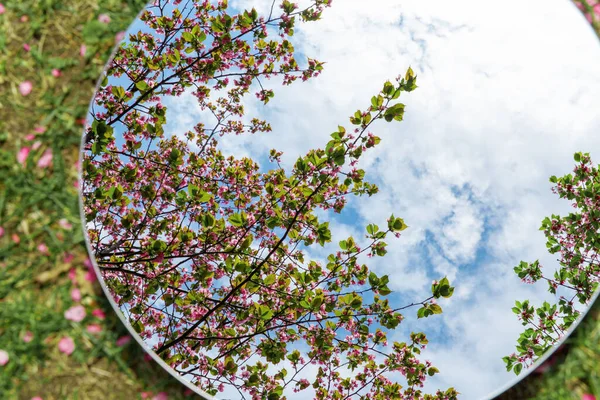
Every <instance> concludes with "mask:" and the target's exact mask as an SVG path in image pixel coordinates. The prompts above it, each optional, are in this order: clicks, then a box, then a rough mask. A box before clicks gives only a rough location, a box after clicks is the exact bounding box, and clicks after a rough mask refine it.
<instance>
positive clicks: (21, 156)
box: [17, 147, 31, 165]
mask: <svg viewBox="0 0 600 400" xmlns="http://www.w3.org/2000/svg"><path fill="white" fill-rule="evenodd" d="M30 151H31V148H29V147H22V148H21V150H19V152H18V153H17V161H18V162H19V164H21V165H24V164H25V160H27V156H28V155H29V152H30Z"/></svg>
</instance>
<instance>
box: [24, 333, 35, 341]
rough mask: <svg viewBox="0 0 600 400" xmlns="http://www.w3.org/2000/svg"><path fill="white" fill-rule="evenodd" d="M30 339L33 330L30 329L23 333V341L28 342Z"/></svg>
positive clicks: (31, 338)
mask: <svg viewBox="0 0 600 400" xmlns="http://www.w3.org/2000/svg"><path fill="white" fill-rule="evenodd" d="M32 340H33V332H31V331H27V332H25V334H24V335H23V341H24V342H25V343H29V342H31V341H32Z"/></svg>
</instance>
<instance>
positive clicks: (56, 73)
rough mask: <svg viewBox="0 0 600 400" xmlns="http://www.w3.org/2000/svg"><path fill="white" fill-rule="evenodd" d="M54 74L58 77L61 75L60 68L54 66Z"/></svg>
mask: <svg viewBox="0 0 600 400" xmlns="http://www.w3.org/2000/svg"><path fill="white" fill-rule="evenodd" d="M52 76H53V77H55V78H58V77H59V76H60V70H58V69H56V68H54V69H53V70H52Z"/></svg>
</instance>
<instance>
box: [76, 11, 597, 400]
mask: <svg viewBox="0 0 600 400" xmlns="http://www.w3.org/2000/svg"><path fill="white" fill-rule="evenodd" d="M331 3H332V2H331V1H330V0H312V1H308V0H307V1H300V2H298V3H297V4H296V3H292V2H290V1H287V0H283V1H281V0H275V1H272V0H254V1H251V0H238V1H234V0H231V1H229V3H228V2H227V1H225V0H221V1H219V2H218V3H217V2H209V1H192V0H189V1H170V2H169V1H166V0H157V1H155V2H154V3H153V4H152V5H149V6H148V7H147V9H146V10H145V11H144V12H143V13H142V14H141V15H140V18H139V20H138V21H137V22H135V23H134V24H133V25H132V26H131V28H130V30H129V31H128V34H127V35H126V38H125V40H124V41H123V42H122V43H121V45H120V47H119V49H118V51H117V52H116V55H115V57H114V59H113V61H112V63H111V64H110V65H109V67H108V69H107V76H106V78H105V79H104V81H103V82H102V84H101V86H100V87H99V89H98V92H97V94H96V96H95V99H94V100H93V102H92V107H91V110H90V118H89V126H88V128H87V131H86V135H85V139H84V153H83V157H84V163H83V185H82V193H83V210H84V214H85V218H86V221H87V225H86V226H87V235H88V241H89V245H90V249H91V251H92V252H93V255H94V257H95V262H96V264H97V267H98V268H99V271H100V273H101V277H102V279H103V281H104V284H105V285H106V288H107V290H108V293H109V294H110V295H111V296H112V298H113V299H114V302H115V303H116V305H118V308H119V310H120V312H121V313H122V314H123V317H124V319H125V320H126V321H128V322H129V324H130V325H131V327H132V328H133V329H134V330H135V331H136V332H137V333H138V334H139V336H140V337H141V339H142V340H143V341H144V342H145V343H146V344H147V345H148V346H149V347H150V348H151V349H153V351H154V353H155V354H156V355H157V356H158V357H160V358H161V359H162V360H164V361H165V362H166V363H167V364H168V365H169V366H170V367H171V368H172V369H173V370H174V371H175V372H176V374H178V375H179V376H181V377H182V378H184V379H186V380H189V381H191V382H193V383H195V384H196V385H197V386H198V387H199V388H200V389H202V390H204V391H206V392H208V393H210V394H212V395H217V396H218V397H219V398H222V399H235V400H237V399H280V398H287V399H308V398H318V399H354V398H365V399H367V398H368V399H390V398H411V399H413V398H431V399H453V398H457V397H458V398H462V399H480V398H486V396H487V397H489V396H490V393H492V392H494V391H498V390H500V389H501V388H502V387H505V386H506V385H508V384H510V383H511V382H514V381H515V379H516V377H515V373H516V374H517V375H518V374H521V376H523V374H524V372H521V370H522V369H523V370H524V369H527V368H528V367H529V366H530V365H531V364H532V363H533V362H535V361H536V360H537V359H539V358H540V357H541V356H543V355H544V354H545V353H546V352H547V351H548V350H552V349H553V348H554V347H556V345H557V343H559V341H560V340H561V339H562V338H564V337H565V335H566V333H567V331H568V330H569V327H571V326H574V325H575V324H574V322H575V321H577V320H578V316H580V313H582V312H584V311H585V310H586V307H587V305H588V304H589V303H590V301H591V299H592V296H593V295H594V291H595V289H596V286H597V280H598V279H597V275H598V271H599V268H600V266H599V262H598V256H597V253H598V251H597V250H598V247H599V246H600V242H599V241H598V230H599V228H598V221H599V219H600V215H599V214H598V211H597V210H598V209H599V208H600V207H599V201H600V189H599V185H600V178H599V177H598V170H597V169H594V164H593V163H592V161H591V160H590V158H589V156H588V155H587V154H586V152H590V155H592V156H594V155H595V156H596V157H597V156H598V155H597V154H596V153H594V151H597V150H598V149H600V137H599V136H598V135H597V132H598V129H599V128H600V117H599V116H598V114H597V104H596V99H597V98H598V95H599V94H600V79H598V78H600V72H599V71H598V69H597V65H598V64H600V45H599V43H598V40H597V38H596V37H595V35H594V33H593V31H592V30H591V29H590V27H589V26H588V25H587V24H586V23H585V18H584V17H583V16H582V15H580V13H579V11H578V10H577V9H576V8H575V6H573V5H572V4H571V3H569V2H566V1H559V0H552V1H543V2H542V1H541V0H532V1H528V2H525V3H523V2H521V1H519V2H517V1H516V0H510V1H508V2H504V3H503V4H502V6H501V7H498V6H496V7H494V8H493V12H490V9H491V4H490V3H488V2H481V1H474V0H461V1H453V2H442V1H436V2H434V3H435V7H433V6H432V3H431V2H419V1H413V0H410V1H404V2H401V3H400V2H397V1H395V0H389V1H388V0H380V1H378V2H376V5H367V3H365V2H363V1H359V0H346V1H343V2H334V4H331ZM506 21H510V24H508V23H506ZM580 152H581V153H580ZM574 154H575V161H573V155H574ZM574 167H575V170H573V168H574ZM573 171H574V172H573ZM571 172H572V175H571V176H566V175H567V174H569V173H571ZM551 176H554V177H553V178H551V182H548V180H549V178H550V177H551ZM570 215H573V217H572V216H570ZM541 221H544V222H543V225H542V229H541V231H540V229H539V228H540V222H541ZM522 260H523V261H522ZM515 266H517V268H515ZM554 271H557V272H556V273H555V272H554ZM527 283H530V284H527ZM548 289H550V290H548ZM515 302H517V303H515ZM515 314H517V315H515ZM457 392H458V393H459V394H457ZM425 394H429V395H430V396H431V397H426V395H425Z"/></svg>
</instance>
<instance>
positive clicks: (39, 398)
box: [31, 396, 44, 400]
mask: <svg viewBox="0 0 600 400" xmlns="http://www.w3.org/2000/svg"><path fill="white" fill-rule="evenodd" d="M31 400H44V399H42V398H41V397H40V396H35V397H32V398H31Z"/></svg>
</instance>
